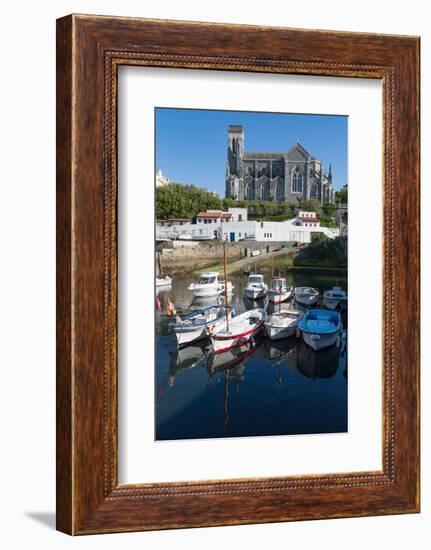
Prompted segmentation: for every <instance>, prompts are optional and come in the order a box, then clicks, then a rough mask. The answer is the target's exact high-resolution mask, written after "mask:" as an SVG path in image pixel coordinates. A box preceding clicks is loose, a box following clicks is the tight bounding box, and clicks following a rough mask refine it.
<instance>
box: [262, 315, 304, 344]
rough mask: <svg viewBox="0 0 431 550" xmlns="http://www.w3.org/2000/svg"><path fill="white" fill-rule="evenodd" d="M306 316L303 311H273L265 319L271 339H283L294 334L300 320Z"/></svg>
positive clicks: (266, 328) (267, 332)
mask: <svg viewBox="0 0 431 550" xmlns="http://www.w3.org/2000/svg"><path fill="white" fill-rule="evenodd" d="M303 317H304V312H303V311H298V310H296V309H286V310H282V311H279V312H278V313H273V314H272V315H270V316H269V317H268V319H267V320H266V321H265V323H264V326H265V332H266V334H267V335H268V338H269V339H270V340H281V339H282V338H289V336H294V335H295V333H296V329H297V327H298V324H299V322H300V321H301V319H302V318H303Z"/></svg>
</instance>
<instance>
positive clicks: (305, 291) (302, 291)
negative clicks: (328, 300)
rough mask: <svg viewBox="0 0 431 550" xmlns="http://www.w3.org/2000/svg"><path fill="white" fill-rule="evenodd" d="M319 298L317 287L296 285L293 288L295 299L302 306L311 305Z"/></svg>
mask: <svg viewBox="0 0 431 550" xmlns="http://www.w3.org/2000/svg"><path fill="white" fill-rule="evenodd" d="M318 299H319V291H318V290H317V288H312V287H309V286H298V287H296V288H295V301H296V302H298V304H301V305H302V306H313V305H314V304H316V303H317V300H318Z"/></svg>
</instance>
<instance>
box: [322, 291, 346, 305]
mask: <svg viewBox="0 0 431 550" xmlns="http://www.w3.org/2000/svg"><path fill="white" fill-rule="evenodd" d="M323 305H324V306H325V307H327V308H328V309H332V310H333V309H337V307H339V308H340V309H341V310H342V311H344V310H345V309H347V292H345V291H344V290H343V289H342V288H341V287H339V286H334V287H333V288H332V290H325V291H324V293H323Z"/></svg>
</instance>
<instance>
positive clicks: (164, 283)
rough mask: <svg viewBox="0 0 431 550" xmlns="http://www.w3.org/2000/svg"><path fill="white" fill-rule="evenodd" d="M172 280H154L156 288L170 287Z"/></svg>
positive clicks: (167, 278)
mask: <svg viewBox="0 0 431 550" xmlns="http://www.w3.org/2000/svg"><path fill="white" fill-rule="evenodd" d="M171 285H172V279H171V277H165V278H164V279H159V278H156V288H161V287H163V286H171Z"/></svg>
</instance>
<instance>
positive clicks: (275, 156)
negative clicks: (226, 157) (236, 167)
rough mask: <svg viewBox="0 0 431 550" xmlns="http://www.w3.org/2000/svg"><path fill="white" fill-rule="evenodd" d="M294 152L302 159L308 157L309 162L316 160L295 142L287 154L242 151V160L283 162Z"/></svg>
mask: <svg viewBox="0 0 431 550" xmlns="http://www.w3.org/2000/svg"><path fill="white" fill-rule="evenodd" d="M294 151H299V152H300V153H301V154H302V155H303V156H304V157H310V158H311V160H316V159H315V158H314V157H313V155H311V154H310V153H309V152H308V151H307V149H306V148H305V147H304V146H303V145H301V144H300V143H299V142H296V143H295V145H293V146H292V147H291V148H290V149H289V151H287V153H264V152H260V151H244V153H243V157H242V158H243V159H244V160H282V161H284V159H285V157H287V156H289V155H290V154H291V153H293V152H294Z"/></svg>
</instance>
